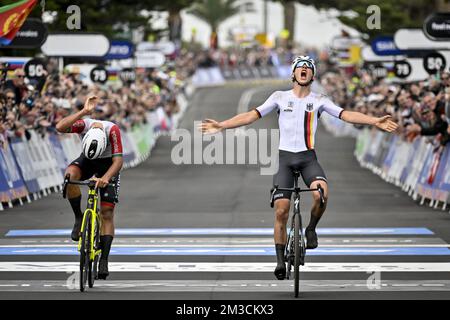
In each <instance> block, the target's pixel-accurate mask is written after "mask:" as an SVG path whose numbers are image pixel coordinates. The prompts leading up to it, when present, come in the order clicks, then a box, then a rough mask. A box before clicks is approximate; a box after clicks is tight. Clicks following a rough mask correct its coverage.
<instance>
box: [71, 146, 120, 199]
mask: <svg viewBox="0 0 450 320" xmlns="http://www.w3.org/2000/svg"><path fill="white" fill-rule="evenodd" d="M111 165H112V158H100V159H95V160H89V159H88V158H86V157H85V156H84V155H83V154H81V155H80V156H79V157H78V158H77V159H75V160H73V161H72V163H71V164H70V166H77V167H78V168H80V170H81V178H80V180H82V181H83V180H88V179H90V178H92V177H93V176H96V177H98V178H101V177H102V176H103V175H104V174H105V173H106V172H107V171H108V170H109V168H110V167H111ZM110 183H114V184H115V186H114V187H113V186H107V187H106V188H101V189H100V200H101V204H102V205H104V206H109V207H114V204H115V203H117V202H119V190H120V173H119V174H117V175H116V176H114V177H112V178H111V181H110Z"/></svg>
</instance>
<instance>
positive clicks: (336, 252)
mask: <svg viewBox="0 0 450 320" xmlns="http://www.w3.org/2000/svg"><path fill="white" fill-rule="evenodd" d="M0 255H4V256H5V255H29V256H41V255H78V251H77V248H76V246H67V247H39V248H26V247H2V248H0ZM111 255H133V256H140V255H142V256H166V255H170V256H180V255H181V256H183V255H184V256H199V255H200V256H202V255H205V256H271V255H275V251H274V249H273V248H272V247H262V248H251V247H241V248H227V247H213V248H198V247H196V248H194V247H191V248H189V247H183V248H173V247H159V248H148V247H119V248H114V245H113V248H112V249H111ZM307 255H309V256H429V255H436V256H449V255H450V249H448V248H442V247H431V248H411V247H408V248H404V247H386V248H345V247H343V248H317V249H315V250H308V252H307Z"/></svg>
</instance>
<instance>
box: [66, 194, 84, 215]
mask: <svg viewBox="0 0 450 320" xmlns="http://www.w3.org/2000/svg"><path fill="white" fill-rule="evenodd" d="M69 202H70V206H71V207H72V210H73V213H74V214H75V219H81V218H82V217H83V213H82V212H81V195H80V196H78V197H76V198H72V199H69Z"/></svg>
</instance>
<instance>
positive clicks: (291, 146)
mask: <svg viewBox="0 0 450 320" xmlns="http://www.w3.org/2000/svg"><path fill="white" fill-rule="evenodd" d="M255 110H256V111H257V112H258V114H259V116H260V117H264V116H265V115H267V114H268V113H270V112H271V111H273V110H277V113H278V125H279V127H280V146H279V149H280V150H284V151H289V152H300V151H305V150H309V149H314V142H315V140H314V135H315V133H316V129H317V122H318V120H319V118H320V115H321V114H322V112H326V113H328V114H330V115H332V116H334V117H336V118H340V117H341V114H342V111H343V109H342V108H340V107H338V106H337V105H335V104H334V103H333V102H331V100H330V99H328V98H327V97H326V96H325V95H322V94H318V93H314V92H311V93H310V94H309V95H308V96H306V97H304V98H298V97H297V96H295V95H294V92H293V91H292V90H289V91H275V92H274V93H273V94H272V95H271V96H270V97H269V98H268V99H267V100H266V102H264V103H263V104H262V105H260V106H259V107H257V108H256V109H255Z"/></svg>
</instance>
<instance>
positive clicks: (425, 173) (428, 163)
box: [416, 150, 435, 198]
mask: <svg viewBox="0 0 450 320" xmlns="http://www.w3.org/2000/svg"><path fill="white" fill-rule="evenodd" d="M434 159H435V152H434V150H430V152H428V153H427V157H426V159H425V162H423V163H422V164H423V167H422V170H421V171H420V175H419V180H418V181H417V185H416V190H417V193H418V194H420V195H421V196H423V197H425V198H431V191H432V190H431V185H430V184H429V183H428V177H429V174H430V169H431V167H432V165H433V161H434Z"/></svg>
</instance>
